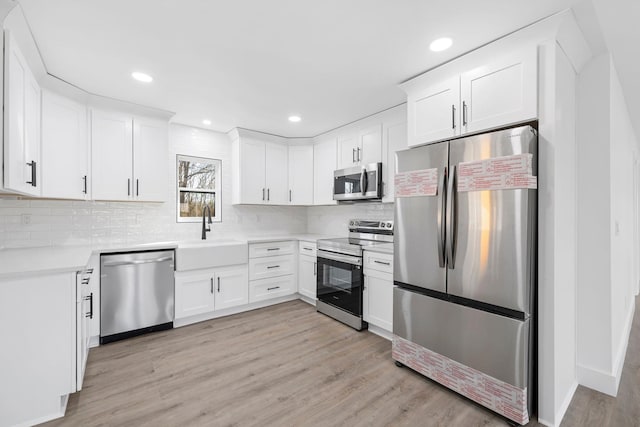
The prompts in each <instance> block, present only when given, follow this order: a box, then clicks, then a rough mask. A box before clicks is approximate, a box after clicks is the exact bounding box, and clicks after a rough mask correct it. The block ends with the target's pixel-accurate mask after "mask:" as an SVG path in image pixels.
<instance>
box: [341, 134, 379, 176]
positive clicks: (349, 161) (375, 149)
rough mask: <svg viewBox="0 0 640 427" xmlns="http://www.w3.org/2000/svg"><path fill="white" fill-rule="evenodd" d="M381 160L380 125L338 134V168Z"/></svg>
mask: <svg viewBox="0 0 640 427" xmlns="http://www.w3.org/2000/svg"><path fill="white" fill-rule="evenodd" d="M381 161H382V126H381V125H380V124H376V125H373V126H370V127H368V128H365V129H351V130H350V131H348V132H346V133H345V134H343V135H340V136H338V169H344V168H348V167H353V166H359V165H366V164H369V163H377V162H381Z"/></svg>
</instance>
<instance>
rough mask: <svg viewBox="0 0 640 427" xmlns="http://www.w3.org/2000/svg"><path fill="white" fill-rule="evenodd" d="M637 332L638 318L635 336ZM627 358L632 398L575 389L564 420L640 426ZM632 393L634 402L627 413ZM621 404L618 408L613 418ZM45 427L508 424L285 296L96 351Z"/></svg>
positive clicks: (365, 335) (386, 347) (626, 385)
mask: <svg viewBox="0 0 640 427" xmlns="http://www.w3.org/2000/svg"><path fill="white" fill-rule="evenodd" d="M638 328H640V325H638V321H637V317H636V325H635V326H634V330H633V331H634V333H636V335H637V332H638ZM632 344H633V347H632ZM632 344H630V351H633V349H635V350H636V357H635V359H638V354H640V353H638V351H637V350H638V347H639V343H638V339H637V337H634V342H633V343H632ZM627 362H628V363H630V361H629V360H628V361H627ZM634 363H635V364H634ZM631 365H632V366H631V371H632V372H631V374H629V373H628V372H627V371H628V370H629V366H628V365H625V374H626V375H627V376H630V377H631V378H626V379H623V384H622V385H621V393H622V392H624V393H627V390H630V393H632V394H631V395H630V396H629V397H628V398H625V397H622V396H621V398H622V399H621V400H616V399H613V401H612V400H610V399H607V398H603V397H602V396H601V395H598V394H596V396H595V397H593V395H592V393H593V392H592V393H589V392H587V393H585V392H584V390H582V389H581V390H579V391H578V393H576V397H575V398H574V401H573V403H572V405H571V408H570V410H569V413H568V414H567V418H566V422H565V423H563V425H567V426H578V425H580V426H583V425H594V426H596V425H597V426H606V425H611V426H614V425H615V426H620V425H637V424H626V423H628V422H629V421H633V420H635V421H636V422H638V420H640V418H638V407H637V406H638V395H637V394H635V395H633V393H634V391H633V390H635V393H637V391H638V379H639V378H638V373H639V370H638V362H637V360H635V362H631ZM630 387H631V388H630ZM634 387H635V388H634ZM623 389H624V390H623ZM585 390H586V389H585ZM634 399H635V407H633V408H630V407H629V406H634V403H633V400H634ZM593 402H596V404H597V405H598V406H597V407H596V408H593V407H592V405H593ZM625 402H626V403H625ZM621 407H624V408H622V410H623V411H625V414H626V415H616V414H617V413H618V412H619V410H620V409H621ZM601 412H605V413H601ZM594 417H595V418H594ZM591 420H597V421H602V423H593V422H591ZM46 425H48V426H107V425H109V426H111V425H113V426H340V425H348V426H386V425H393V426H481V425H482V426H494V425H495V426H504V425H506V422H505V421H504V420H503V419H502V418H499V417H497V416H496V415H494V414H493V413H491V412H489V411H488V410H486V409H484V408H482V407H480V406H478V405H476V404H474V403H472V402H470V401H468V400H466V399H464V398H462V397H460V396H458V395H456V394H455V393H453V392H451V391H449V390H447V389H445V388H444V387H442V386H440V385H439V384H437V383H434V382H432V381H430V380H428V379H426V378H424V377H422V376H420V375H418V374H416V373H415V372H413V371H411V370H410V369H407V368H398V367H396V366H395V364H394V363H393V360H392V359H391V344H390V342H389V341H387V340H385V339H383V338H380V337H378V336H376V335H374V334H372V333H370V332H356V331H354V330H353V329H351V328H348V327H346V326H344V325H342V324H340V323H338V322H337V321H335V320H333V319H330V318H328V317H326V316H324V315H322V314H319V313H316V311H315V308H313V307H312V306H310V305H308V304H306V303H304V302H301V301H293V302H289V303H284V304H279V305H276V306H272V307H269V308H265V309H261V310H255V311H251V312H247V313H242V314H239V315H235V316H230V317H226V318H221V319H215V320H211V321H208V322H203V323H199V324H196V325H191V326H187V327H183V328H178V329H173V330H171V331H164V332H158V333H155V334H150V335H145V336H142V337H138V338H134V339H130V340H126V341H121V342H117V343H112V344H108V345H105V346H101V347H99V348H96V349H92V350H91V353H90V355H89V362H88V366H87V373H86V376H85V383H84V388H83V390H82V391H81V392H79V393H75V394H74V395H72V396H71V398H70V401H69V406H68V408H67V415H66V416H65V417H64V418H62V419H59V420H55V421H53V422H50V423H47V424H46ZM531 425H532V426H535V425H537V423H536V422H535V421H534V422H532V423H531Z"/></svg>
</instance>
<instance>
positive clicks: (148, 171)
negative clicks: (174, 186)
mask: <svg viewBox="0 0 640 427" xmlns="http://www.w3.org/2000/svg"><path fill="white" fill-rule="evenodd" d="M167 132H168V130H167V125H166V123H163V122H160V121H155V120H147V119H142V118H137V117H136V118H133V117H132V116H130V115H127V114H124V113H115V112H105V111H99V110H92V111H91V172H92V177H93V179H92V186H91V187H92V196H93V199H95V200H139V201H157V202H162V201H165V199H166V188H167V185H168V184H167V180H166V174H167V172H166V166H167V139H168V134H167Z"/></svg>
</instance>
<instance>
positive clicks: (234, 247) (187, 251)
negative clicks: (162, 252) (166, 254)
mask: <svg viewBox="0 0 640 427" xmlns="http://www.w3.org/2000/svg"><path fill="white" fill-rule="evenodd" d="M247 262H249V247H248V245H247V242H242V241H239V240H230V239H211V240H189V241H184V242H178V248H177V249H176V271H185V270H198V269H202V268H213V267H222V266H225V265H236V264H246V263H247Z"/></svg>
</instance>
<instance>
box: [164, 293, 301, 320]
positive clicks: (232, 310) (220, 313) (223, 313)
mask: <svg viewBox="0 0 640 427" xmlns="http://www.w3.org/2000/svg"><path fill="white" fill-rule="evenodd" d="M298 297H299V295H298V294H291V295H285V296H282V297H278V298H273V299H269V300H265V301H259V302H254V303H250V304H245V305H240V306H238V307H233V308H227V309H224V310H217V311H212V312H210V313H205V314H199V315H197V316H191V317H185V318H182V319H175V320H174V321H173V327H174V328H179V327H182V326H187V325H192V324H194V323H198V322H204V321H205V320H211V319H217V318H218V317H224V316H230V315H232V314H238V313H244V312H245V311H251V310H257V309H259V308H264V307H269V306H271V305H275V304H280V303H283V302H288V301H294V300H297V299H298Z"/></svg>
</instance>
